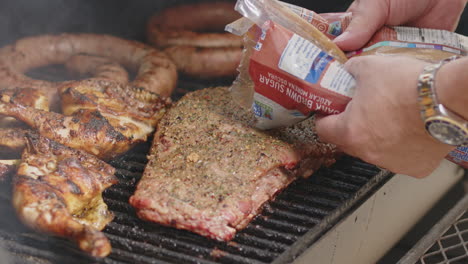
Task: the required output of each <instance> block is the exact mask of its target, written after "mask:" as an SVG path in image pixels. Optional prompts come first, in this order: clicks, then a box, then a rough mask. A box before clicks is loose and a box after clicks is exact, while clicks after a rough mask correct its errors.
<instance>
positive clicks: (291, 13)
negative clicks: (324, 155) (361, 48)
mask: <svg viewBox="0 0 468 264" xmlns="http://www.w3.org/2000/svg"><path fill="white" fill-rule="evenodd" d="M236 10H237V11H239V12H240V13H241V14H242V15H243V16H244V17H245V18H247V19H248V20H250V21H251V22H252V23H253V24H254V25H253V26H250V27H249V23H248V22H246V21H245V19H244V21H242V20H241V21H236V22H235V23H233V24H230V25H228V27H227V30H228V31H230V32H231V33H234V34H237V35H244V48H245V50H244V54H243V58H242V60H241V64H240V66H239V75H238V77H237V79H236V81H235V82H234V84H233V86H232V93H233V98H234V99H235V100H236V101H237V102H239V103H240V104H241V105H243V106H244V107H252V110H253V112H254V113H255V115H256V117H257V120H258V122H257V123H256V126H257V127H258V128H260V129H269V128H274V127H279V126H287V125H290V124H293V123H297V122H299V121H301V120H304V119H305V118H308V117H309V116H311V115H312V114H313V113H321V114H335V113H339V112H341V111H343V110H344V108H345V107H346V104H347V103H348V102H349V101H350V100H351V97H352V95H353V91H354V79H353V78H352V76H351V75H350V74H349V73H347V72H346V71H345V70H344V69H343V67H342V63H344V62H346V60H347V58H346V55H345V54H344V53H343V52H342V51H341V50H340V49H339V48H338V47H337V46H336V45H335V44H334V43H333V42H332V41H331V38H334V37H336V36H337V35H339V34H340V33H341V32H342V29H343V28H344V27H343V26H346V25H347V23H349V20H350V15H349V14H336V13H335V14H329V15H328V18H329V19H330V20H333V22H332V23H330V21H329V20H327V19H325V18H324V17H321V16H320V15H318V14H316V13H315V12H313V11H310V10H307V9H304V8H301V7H298V6H294V5H290V4H285V3H281V2H279V1H275V0H239V1H238V2H237V4H236ZM250 25H252V24H250Z"/></svg>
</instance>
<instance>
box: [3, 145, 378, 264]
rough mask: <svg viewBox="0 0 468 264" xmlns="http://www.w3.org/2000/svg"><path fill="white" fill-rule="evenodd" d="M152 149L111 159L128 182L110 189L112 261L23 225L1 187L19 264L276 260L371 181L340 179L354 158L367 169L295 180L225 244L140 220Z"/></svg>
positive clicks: (10, 244)
mask: <svg viewBox="0 0 468 264" xmlns="http://www.w3.org/2000/svg"><path fill="white" fill-rule="evenodd" d="M145 151H147V147H146V146H145V147H144V148H143V149H142V148H140V149H139V150H137V151H136V152H134V153H132V154H130V155H127V156H124V157H123V158H121V159H118V160H115V161H113V162H111V164H112V165H113V166H115V167H117V168H118V170H117V176H118V177H119V179H120V182H119V183H118V184H117V185H115V186H113V187H111V188H109V189H108V190H106V191H105V193H104V199H105V202H106V203H107V204H108V205H109V208H110V210H112V211H113V212H114V214H115V219H114V221H113V222H111V223H110V224H109V225H108V226H107V227H106V229H105V230H104V231H105V233H106V235H107V236H108V237H109V239H110V240H111V243H112V246H113V251H112V254H111V255H110V256H109V257H107V258H106V259H102V260H95V259H91V258H90V257H88V256H85V255H83V254H82V253H81V252H79V251H78V249H76V248H75V246H74V245H73V244H72V243H71V242H69V241H66V240H64V239H60V238H55V237H47V236H43V235H41V234H38V233H35V232H33V231H30V230H29V229H27V228H26V227H24V226H23V225H21V224H20V223H19V220H17V219H16V217H15V214H14V211H13V209H12V208H11V206H10V202H11V201H10V198H9V197H10V187H9V185H8V184H3V185H2V190H1V191H2V193H3V195H2V197H1V200H0V212H1V213H2V215H4V216H7V217H3V218H2V219H0V239H1V240H0V243H3V247H5V248H6V249H7V250H8V251H9V252H12V256H11V257H12V258H13V259H15V260H16V261H17V262H19V263H60V262H61V261H63V260H66V261H67V263H83V261H84V260H88V261H90V262H91V261H92V262H94V263H131V262H133V263H166V262H167V263H271V262H273V261H274V260H275V258H277V257H278V256H279V255H281V254H283V253H284V252H285V251H287V250H288V248H290V247H291V245H293V244H294V243H296V242H297V241H298V239H299V238H300V237H301V236H302V235H304V234H306V233H307V232H308V231H310V230H311V229H313V228H314V227H316V226H317V225H318V224H320V223H321V222H322V221H324V219H326V218H327V216H329V215H330V214H331V213H332V212H335V211H336V210H338V209H339V207H340V206H342V204H343V202H344V201H346V200H347V199H349V198H350V197H351V196H353V194H355V192H356V191H357V190H359V189H360V188H362V187H363V185H365V182H364V181H361V184H360V185H359V184H357V183H356V182H354V183H348V182H345V181H343V180H344V179H343V180H340V179H338V178H339V177H340V176H339V175H342V174H341V173H334V171H341V170H337V168H348V166H347V165H346V164H349V163H351V164H354V165H356V166H361V167H362V166H364V164H362V163H361V162H360V161H357V160H354V159H351V158H348V157H345V158H344V159H343V160H342V161H340V162H338V163H337V164H336V165H335V166H334V167H332V168H330V169H322V170H321V171H319V172H318V173H316V174H315V175H314V176H313V177H312V178H310V179H307V180H298V181H297V182H295V183H293V184H292V185H291V186H290V187H289V188H287V189H286V190H285V191H284V192H283V193H281V194H280V195H279V196H278V197H277V198H276V200H274V201H273V202H270V203H269V204H268V205H267V206H266V207H265V209H264V210H263V212H262V214H261V215H260V216H258V217H257V218H256V219H255V220H254V221H253V222H252V223H251V224H250V225H249V226H247V228H246V229H244V230H243V231H241V232H239V233H238V235H237V236H236V237H235V239H234V240H233V241H231V242H228V243H223V242H218V241H214V240H210V239H207V238H204V237H201V236H198V235H196V234H193V233H190V232H188V231H183V230H176V229H173V228H168V227H162V226H159V225H157V224H153V223H148V222H144V221H142V220H140V219H138V218H137V217H136V215H135V211H134V209H133V208H132V207H131V206H130V205H129V204H128V202H127V201H128V198H129V197H130V196H131V195H132V193H133V190H134V187H135V184H136V182H137V180H138V179H139V177H140V176H141V173H142V170H143V168H144V163H141V161H143V159H144V158H143V157H144V155H139V154H138V153H145ZM346 170H347V169H346ZM366 172H367V173H368V175H364V176H363V174H360V175H359V176H356V177H357V178H360V177H363V178H372V176H369V175H370V174H374V175H377V174H378V172H379V170H378V169H377V168H374V167H368V168H367V169H366ZM330 175H333V176H332V177H331V178H330ZM337 175H338V176H337ZM15 263H16V262H15Z"/></svg>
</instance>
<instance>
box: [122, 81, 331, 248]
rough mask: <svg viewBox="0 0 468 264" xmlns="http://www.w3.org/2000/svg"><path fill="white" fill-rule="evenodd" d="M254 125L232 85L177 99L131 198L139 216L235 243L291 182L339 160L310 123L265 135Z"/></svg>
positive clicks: (160, 126)
mask: <svg viewBox="0 0 468 264" xmlns="http://www.w3.org/2000/svg"><path fill="white" fill-rule="evenodd" d="M253 120H254V118H253V116H252V115H251V113H249V112H247V111H246V110H243V109H242V108H240V107H239V106H238V105H237V104H236V103H235V102H234V101H233V100H232V98H231V94H230V92H229V90H228V88H222V87H221V88H214V89H204V90H200V91H196V92H193V93H190V94H187V95H186V96H185V97H183V98H182V99H181V100H180V101H178V102H177V103H176V104H175V105H174V106H173V107H172V108H171V109H170V110H168V112H167V114H166V115H165V116H164V117H163V119H162V120H161V122H160V123H159V125H158V129H157V132H156V134H155V137H154V142H153V146H152V148H151V153H150V156H149V163H148V165H147V166H146V168H145V171H144V174H143V177H142V179H141V180H140V182H139V184H138V187H137V190H136V192H135V194H134V195H133V196H132V197H131V198H130V203H131V204H132V205H133V206H134V207H135V208H136V209H137V213H138V215H139V217H141V218H143V219H146V220H149V221H154V222H158V223H161V224H164V225H169V226H174V227H176V228H181V229H186V230H190V231H193V232H196V233H198V234H201V235H203V236H207V237H210V238H215V239H218V240H230V239H232V238H233V236H234V235H235V233H236V231H237V230H239V229H242V228H243V227H245V226H246V225H247V224H248V223H249V222H250V221H251V220H252V218H253V217H254V216H255V215H256V214H257V213H258V212H259V210H261V206H262V205H263V204H264V203H265V202H267V201H268V200H270V199H272V198H273V197H274V195H275V194H276V193H278V192H279V191H280V190H282V189H284V188H285V187H286V186H287V185H288V184H289V183H291V182H292V181H294V180H295V179H296V178H297V177H308V176H310V175H311V174H312V173H313V172H314V171H315V170H317V169H318V168H319V167H320V166H321V165H330V164H332V163H333V162H334V161H335V159H334V158H335V156H336V149H335V147H334V146H331V145H328V144H324V143H321V142H319V141H318V140H317V136H316V135H315V134H314V133H313V122H312V121H310V120H307V121H305V122H303V123H300V124H298V125H296V126H293V127H288V128H284V129H279V130H274V131H268V132H265V131H260V130H257V129H254V128H253V127H252V126H251V125H252V124H253V122H254V121H253Z"/></svg>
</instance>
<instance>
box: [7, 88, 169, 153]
mask: <svg viewBox="0 0 468 264" xmlns="http://www.w3.org/2000/svg"><path fill="white" fill-rule="evenodd" d="M78 83H79V84H78V85H76V86H71V87H68V86H64V87H65V88H64V89H62V90H63V98H64V100H63V108H64V113H65V114H70V115H62V114H59V113H54V112H48V111H43V110H39V109H35V108H33V107H27V106H23V105H20V104H17V103H15V102H12V101H11V100H9V99H10V98H9V97H8V96H2V97H1V100H0V114H3V115H7V116H11V117H14V118H17V119H19V120H21V121H23V122H25V123H26V124H28V125H29V126H31V127H32V128H34V129H37V130H38V131H39V133H40V134H41V135H43V136H45V137H47V138H50V139H53V140H55V141H57V142H59V143H61V144H63V145H66V146H69V147H72V148H75V149H80V150H84V151H86V152H88V153H91V154H93V155H96V156H97V157H99V158H101V159H104V160H108V159H110V158H113V157H115V156H117V155H119V154H122V153H124V152H125V151H127V150H128V149H130V148H131V147H132V146H134V145H135V144H136V143H138V142H142V141H144V140H146V138H147V136H148V135H149V134H150V133H151V132H153V130H154V126H155V124H156V123H157V121H158V120H159V119H160V118H161V116H162V114H163V112H164V107H165V106H166V104H167V103H168V101H165V100H160V97H159V96H157V95H156V94H154V93H151V92H146V91H145V90H140V89H137V88H134V89H132V88H127V87H126V86H119V84H117V83H115V82H108V81H105V80H85V81H82V82H78ZM83 84H84V85H83ZM106 85H108V86H106ZM139 99H141V100H139Z"/></svg>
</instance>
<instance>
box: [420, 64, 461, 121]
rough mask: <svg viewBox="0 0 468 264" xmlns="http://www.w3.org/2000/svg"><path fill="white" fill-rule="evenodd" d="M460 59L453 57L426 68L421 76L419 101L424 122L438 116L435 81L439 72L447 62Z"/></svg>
mask: <svg viewBox="0 0 468 264" xmlns="http://www.w3.org/2000/svg"><path fill="white" fill-rule="evenodd" d="M457 58H459V57H458V56H452V57H450V58H447V59H444V60H441V61H440V62H438V63H436V64H431V65H428V66H426V67H424V70H423V72H422V73H421V74H420V75H419V79H418V95H419V96H418V101H419V107H420V112H421V118H422V120H423V121H424V120H426V119H427V118H429V117H431V116H434V115H436V114H437V112H438V111H437V106H438V104H439V102H438V100H437V95H436V91H435V89H434V79H435V75H436V73H437V71H438V70H439V69H440V67H442V65H444V64H445V63H447V62H450V61H453V60H455V59H457Z"/></svg>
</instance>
